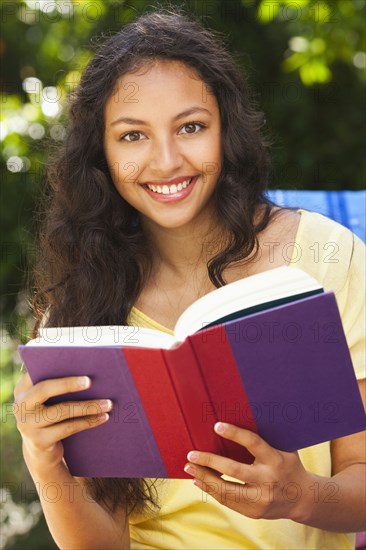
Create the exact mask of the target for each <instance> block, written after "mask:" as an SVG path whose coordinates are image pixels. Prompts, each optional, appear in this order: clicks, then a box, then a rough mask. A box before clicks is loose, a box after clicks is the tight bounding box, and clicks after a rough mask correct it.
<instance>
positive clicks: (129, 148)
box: [104, 61, 222, 228]
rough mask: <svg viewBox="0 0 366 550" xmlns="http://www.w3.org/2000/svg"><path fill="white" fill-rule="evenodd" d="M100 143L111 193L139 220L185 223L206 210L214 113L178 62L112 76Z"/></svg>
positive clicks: (218, 158)
mask: <svg viewBox="0 0 366 550" xmlns="http://www.w3.org/2000/svg"><path fill="white" fill-rule="evenodd" d="M104 149H105V154H106V158H107V162H108V166H109V169H110V173H111V175H112V178H113V181H114V184H115V186H116V188H117V190H118V192H119V194H120V195H121V196H122V197H123V198H124V199H125V200H126V201H127V202H128V203H129V204H131V205H132V206H133V207H134V208H136V210H138V211H139V212H140V214H141V217H142V219H143V222H144V223H147V224H157V225H158V226H160V227H164V228H178V227H183V226H187V227H189V226H191V224H194V225H196V224H197V222H198V223H199V222H200V220H203V219H205V215H206V214H207V213H209V212H210V208H211V204H212V201H211V199H212V195H213V191H214V189H215V186H216V183H217V179H218V177H219V173H220V169H221V165H222V144H221V125H220V113H219V107H218V104H217V101H216V98H215V97H214V95H213V94H211V93H209V91H208V89H207V86H206V85H205V84H204V82H202V80H200V79H199V77H198V76H197V75H196V74H195V73H194V72H193V71H192V69H190V68H189V67H187V66H186V65H184V64H182V63H180V62H178V61H158V62H156V63H154V64H151V65H148V66H145V67H144V68H143V69H142V70H141V71H139V72H138V73H128V74H126V75H124V76H123V77H122V78H121V79H120V81H119V82H118V88H117V89H116V91H115V93H114V94H113V95H112V96H111V97H110V98H109V100H108V101H107V104H106V108H105V136H104ZM192 227H193V226H192Z"/></svg>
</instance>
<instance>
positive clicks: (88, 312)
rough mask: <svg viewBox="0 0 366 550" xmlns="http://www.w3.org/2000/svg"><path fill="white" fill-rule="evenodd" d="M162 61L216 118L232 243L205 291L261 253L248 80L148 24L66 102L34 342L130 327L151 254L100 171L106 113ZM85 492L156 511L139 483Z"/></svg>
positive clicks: (260, 156)
mask: <svg viewBox="0 0 366 550" xmlns="http://www.w3.org/2000/svg"><path fill="white" fill-rule="evenodd" d="M159 59H164V60H178V61H180V62H182V63H185V64H186V65H187V66H189V67H190V68H192V69H194V70H195V71H196V73H197V74H198V75H199V76H200V78H201V79H202V81H203V82H204V83H205V84H206V86H207V89H208V90H210V93H213V94H214V95H215V97H216V99H217V102H218V105H219V109H220V116H221V125H222V145H223V159H224V160H223V165H222V170H221V173H220V176H219V179H218V183H217V186H216V190H215V195H214V201H215V208H216V210H217V215H218V217H219V219H220V220H222V223H223V224H224V226H225V227H226V229H227V233H228V235H230V239H229V241H228V243H227V245H226V247H225V248H224V249H222V250H219V251H218V252H217V254H216V255H215V256H214V257H211V258H210V260H209V261H208V262H207V270H208V276H209V278H210V280H211V281H212V283H213V284H214V285H215V286H216V287H220V286H222V285H224V284H225V280H224V278H223V271H224V269H225V268H226V267H227V266H229V265H230V264H232V263H233V262H237V261H245V259H246V258H248V256H249V255H250V254H253V253H254V254H255V253H256V251H257V249H258V240H257V235H258V233H259V232H260V231H262V230H263V229H264V228H265V227H266V226H267V224H268V222H269V220H270V217H271V209H272V203H271V202H270V201H269V200H268V199H267V198H266V196H265V190H266V188H267V181H268V177H269V168H270V162H269V156H268V143H267V141H266V139H265V138H264V137H263V136H262V135H261V126H262V125H263V115H262V114H261V113H258V112H257V111H256V110H255V107H254V106H253V99H252V97H251V95H250V92H249V90H248V86H247V82H246V78H245V76H244V75H243V74H242V71H241V70H240V69H239V68H238V67H237V65H236V63H235V61H234V60H233V58H232V56H231V55H230V54H229V53H228V52H227V50H226V49H225V47H224V46H223V45H222V43H221V41H220V40H219V39H218V38H217V37H216V36H215V35H214V34H213V33H212V32H211V31H208V30H206V29H205V28H204V27H203V26H202V25H201V24H200V23H199V22H198V21H196V20H195V19H193V18H192V17H191V16H187V15H185V14H184V13H181V12H180V11H176V12H172V11H168V12H167V11H164V10H158V11H154V12H152V13H148V14H145V15H143V16H141V17H139V18H138V19H137V20H136V21H134V22H133V23H131V24H128V25H126V26H125V27H123V28H122V30H121V31H119V32H118V33H117V34H115V35H114V36H112V37H111V38H109V39H108V40H107V42H105V43H104V45H103V46H102V47H101V48H100V49H99V50H98V51H97V52H96V54H95V56H94V57H93V59H92V60H91V61H90V62H89V64H88V65H87V67H86V69H85V71H84V73H83V75H82V78H81V81H80V84H79V86H78V88H77V91H76V93H75V95H74V97H72V98H71V104H70V116H69V118H70V121H69V129H68V134H67V137H66V139H65V142H64V144H63V147H62V149H61V150H60V151H59V153H58V155H57V157H56V158H53V159H52V160H51V162H50V163H49V170H48V192H47V198H45V201H46V202H45V203H43V204H44V206H43V211H44V212H45V219H44V223H43V225H42V227H41V230H40V234H39V241H38V242H39V251H40V254H39V261H38V264H37V267H36V271H35V275H36V290H37V293H36V296H35V300H34V307H35V312H36V315H37V318H38V321H37V323H36V325H35V329H34V331H35V334H37V331H38V329H39V326H40V322H41V319H42V317H43V323H44V324H45V326H67V325H72V326H77V325H115V324H118V325H122V324H126V325H127V324H128V318H129V313H130V311H131V308H132V306H133V305H134V303H135V302H136V300H137V298H138V296H139V294H140V292H141V290H142V289H143V287H144V284H145V283H146V281H147V279H148V277H149V275H150V273H151V268H152V257H151V247H149V246H148V244H147V239H146V237H145V236H144V234H143V230H142V227H141V225H140V224H139V223H136V220H137V217H138V213H137V212H136V210H135V209H134V208H133V207H132V206H130V205H129V204H128V203H127V202H126V201H125V200H124V199H123V198H122V197H121V196H120V195H119V193H118V192H117V191H116V189H115V186H114V184H113V181H112V178H111V174H110V173H109V170H108V167H107V163H106V159H105V155H104V151H103V134H104V107H105V104H106V101H107V100H108V98H109V97H110V96H111V94H112V93H113V89H114V88H115V86H116V84H117V81H118V79H119V78H120V77H121V76H122V75H124V74H126V73H131V72H134V71H137V70H138V69H139V68H141V67H143V66H144V65H146V64H149V63H150V62H153V61H155V60H159ZM259 205H262V208H261V212H262V216H261V219H260V220H259V222H258V220H256V221H255V217H254V214H255V212H256V211H257V210H258V206H259ZM45 312H47V313H46V315H45ZM45 319H46V320H45ZM88 485H89V487H90V490H91V492H92V495H93V496H94V498H95V499H97V500H98V501H99V502H104V503H105V504H106V506H107V507H109V508H110V509H112V510H113V509H115V508H116V507H117V506H120V505H125V506H126V507H127V510H128V511H129V512H130V511H131V510H134V509H135V510H136V509H139V510H142V509H143V508H144V506H146V505H148V503H153V502H154V498H153V489H152V486H151V484H150V483H148V482H147V480H146V481H145V480H137V479H114V478H113V479H90V480H88Z"/></svg>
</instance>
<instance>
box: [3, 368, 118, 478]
mask: <svg viewBox="0 0 366 550" xmlns="http://www.w3.org/2000/svg"><path fill="white" fill-rule="evenodd" d="M89 386H90V379H89V378H88V377H85V376H81V377H80V376H73V377H67V378H55V379H52V380H43V381H42V382H38V383H37V384H33V383H32V381H31V379H30V376H29V374H28V373H26V374H25V375H24V376H22V378H21V379H20V380H19V382H18V384H17V385H16V386H15V389H14V405H13V412H14V415H15V417H16V421H17V428H18V430H19V432H20V434H21V436H22V440H23V454H24V458H25V461H26V463H27V466H28V468H29V469H30V470H32V469H36V470H38V471H40V470H42V471H43V473H44V472H45V470H50V469H51V470H52V469H53V468H55V467H57V466H59V465H60V464H61V463H62V461H63V455H64V449H63V445H62V443H61V440H62V439H64V438H65V437H68V436H69V435H72V434H75V433H77V432H81V431H83V430H87V429H89V428H94V427H96V426H99V425H100V424H103V423H104V422H106V421H107V420H108V418H109V416H108V413H107V412H106V411H109V410H110V409H111V407H112V402H111V401H110V400H108V399H103V400H99V399H95V400H90V401H72V402H67V403H58V404H55V405H45V404H44V403H45V402H46V401H47V400H48V399H50V398H51V397H54V396H56V395H63V394H65V393H70V392H78V391H81V390H86V389H87V388H88V387H89Z"/></svg>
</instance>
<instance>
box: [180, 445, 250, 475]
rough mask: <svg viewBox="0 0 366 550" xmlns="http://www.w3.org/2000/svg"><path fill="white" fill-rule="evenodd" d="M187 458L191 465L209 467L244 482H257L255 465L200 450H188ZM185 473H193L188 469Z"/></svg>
mask: <svg viewBox="0 0 366 550" xmlns="http://www.w3.org/2000/svg"><path fill="white" fill-rule="evenodd" d="M187 458H188V460H189V461H190V462H191V465H192V466H193V467H194V466H203V467H205V468H210V469H211V470H215V471H216V472H220V474H225V475H227V476H230V477H233V478H235V479H239V480H240V481H243V482H246V483H256V482H257V476H258V474H257V470H256V468H255V466H252V465H247V464H242V463H240V462H237V461H236V460H231V459H230V458H226V457H224V456H220V455H216V454H213V453H206V452H202V451H190V452H189V453H188V455H187ZM187 473H190V474H191V475H194V474H192V473H191V472H189V471H188V470H187Z"/></svg>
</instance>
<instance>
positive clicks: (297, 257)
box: [129, 210, 366, 550]
mask: <svg viewBox="0 0 366 550" xmlns="http://www.w3.org/2000/svg"><path fill="white" fill-rule="evenodd" d="M300 213H301V220H300V224H299V228H298V232H297V235H296V241H295V242H296V244H295V247H294V250H293V253H292V257H291V258H290V263H289V266H295V267H299V268H300V269H302V270H304V271H306V272H308V273H309V274H310V275H312V276H313V277H315V278H316V279H317V280H318V281H319V282H321V283H322V284H323V286H324V289H325V290H333V291H334V292H335V294H336V297H337V302H338V306H339V310H340V313H341V317H342V321H343V325H344V330H345V333H346V337H347V341H348V345H349V347H350V351H351V355H352V359H353V363H354V368H355V372H356V376H357V378H359V379H361V378H365V377H366V373H365V318H366V316H365V311H364V308H365V263H366V262H365V246H364V244H363V243H362V242H361V240H360V239H358V238H357V237H355V236H354V235H353V234H352V233H351V232H350V231H349V230H348V229H346V228H344V227H342V226H341V225H339V224H337V223H336V222H333V221H331V220H329V219H328V218H325V217H324V216H321V215H320V214H315V213H311V212H307V211H304V210H301V211H300ZM276 252H277V251H276V250H275V253H276ZM280 252H282V253H283V255H284V258H285V261H286V252H287V251H286V250H282V251H280ZM129 321H130V323H131V324H134V325H139V326H144V327H149V328H155V329H159V330H163V331H165V332H169V333H172V331H170V330H168V329H166V328H165V327H163V326H162V325H160V324H158V323H155V322H154V321H153V320H152V319H150V318H149V317H147V316H146V315H144V314H143V313H142V312H140V311H138V310H137V309H136V308H133V309H132V311H131V315H130V319H129ZM299 454H300V457H301V460H302V462H303V464H304V466H305V468H306V469H307V470H309V471H312V472H315V473H317V474H318V475H321V476H330V475H331V459H330V444H329V442H326V443H322V444H319V445H315V446H313V447H309V448H307V449H303V450H301V451H299ZM156 490H157V495H158V501H159V504H160V506H161V507H160V510H159V511H158V512H149V513H148V514H145V515H144V516H141V515H132V517H131V518H130V534H131V548H132V549H145V550H146V549H151V548H159V549H169V550H172V549H174V550H181V549H182V550H183V549H184V550H186V549H187V550H189V549H192V550H193V549H195V550H196V549H209V550H214V549H222V550H224V549H225V550H228V549H234V548H238V549H239V548H240V549H241V550H243V549H244V550H245V549H271V550H272V549H273V550H276V549H278V550H284V549H287V550H295V549H298V550H305V549H309V550H310V549H311V550H314V549H317V550H320V549H329V548H337V550H341V549H353V548H354V544H355V537H354V535H352V534H346V535H345V534H340V533H332V532H329V531H322V530H320V529H315V528H312V527H307V526H305V525H301V524H299V523H295V522H293V521H290V520H286V519H281V520H270V521H269V520H255V519H249V518H247V517H245V516H242V515H241V514H239V513H237V512H234V511H232V510H231V509H230V508H227V507H226V506H223V505H221V504H220V503H218V502H217V501H216V500H215V499H213V498H212V497H210V496H209V495H207V494H206V493H204V492H202V491H201V490H200V489H199V488H198V487H196V486H194V485H193V482H192V481H191V480H178V479H169V480H167V479H159V480H157V481H156ZM328 498H329V499H332V498H333V499H335V498H337V495H336V494H331V492H329V495H328Z"/></svg>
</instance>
